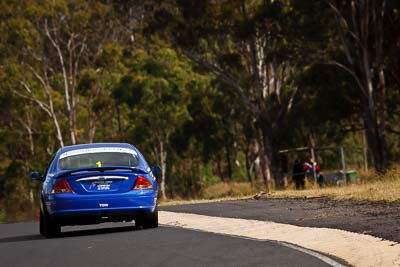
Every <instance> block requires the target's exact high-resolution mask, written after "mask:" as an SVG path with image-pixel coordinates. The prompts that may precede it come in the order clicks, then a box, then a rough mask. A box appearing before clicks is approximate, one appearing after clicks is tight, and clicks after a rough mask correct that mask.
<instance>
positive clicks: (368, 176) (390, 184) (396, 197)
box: [161, 167, 400, 205]
mask: <svg viewBox="0 0 400 267" xmlns="http://www.w3.org/2000/svg"><path fill="white" fill-rule="evenodd" d="M358 177H359V178H360V179H359V182H358V183H356V184H352V185H348V186H331V187H326V188H318V187H317V186H314V185H311V184H307V186H306V188H307V189H306V190H294V187H293V185H290V186H289V187H288V188H287V189H286V190H282V191H273V192H272V193H271V194H270V195H268V196H267V198H308V197H329V198H332V199H337V200H367V201H389V202H391V201H400V167H398V168H396V169H393V170H391V171H389V172H388V173H387V174H386V175H385V176H379V175H375V174H373V173H359V175H358ZM262 190H263V188H262V185H256V186H254V185H253V186H252V185H250V184H249V183H218V184H215V185H212V186H209V187H207V188H206V189H205V190H204V192H203V197H204V199H197V200H180V199H178V200H177V199H174V200H167V201H163V202H162V203H161V205H181V204H197V203H209V202H219V201H228V200H239V199H249V198H253V197H254V195H255V194H256V193H257V192H260V191H262Z"/></svg>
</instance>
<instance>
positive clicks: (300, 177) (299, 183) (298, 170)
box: [292, 159, 306, 190]
mask: <svg viewBox="0 0 400 267" xmlns="http://www.w3.org/2000/svg"><path fill="white" fill-rule="evenodd" d="M292 178H293V181H294V182H295V184H296V189H297V190H299V189H304V185H305V179H306V176H305V174H304V171H303V165H302V164H301V163H300V161H299V160H298V159H296V160H295V162H294V165H293V176H292Z"/></svg>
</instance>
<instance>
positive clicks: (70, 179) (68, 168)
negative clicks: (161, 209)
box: [30, 143, 161, 237]
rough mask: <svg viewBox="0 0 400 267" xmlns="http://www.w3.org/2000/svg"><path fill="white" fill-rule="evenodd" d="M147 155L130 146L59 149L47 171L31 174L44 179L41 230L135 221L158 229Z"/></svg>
mask: <svg viewBox="0 0 400 267" xmlns="http://www.w3.org/2000/svg"><path fill="white" fill-rule="evenodd" d="M160 173H161V169H160V168H159V167H157V166H155V167H152V168H150V167H149V165H148V164H147V162H146V160H145V159H144V157H143V155H142V154H141V153H140V152H139V150H138V149H137V148H135V147H134V146H132V145H130V144H120V143H103V144H102V143H98V144H85V145H73V146H67V147H63V148H61V149H59V150H58V151H57V153H56V154H55V155H54V156H53V158H52V160H51V161H50V164H49V166H48V168H47V170H46V172H45V173H44V174H43V175H42V174H40V173H39V172H31V173H30V176H31V178H32V179H34V180H41V181H43V188H42V191H41V194H40V197H41V201H40V233H41V234H42V235H44V236H46V237H54V236H57V235H58V234H60V233H61V226H65V225H82V224H95V223H102V222H121V221H132V220H135V224H136V226H141V227H143V228H155V227H158V211H157V192H158V186H157V182H156V178H155V176H154V175H158V174H160Z"/></svg>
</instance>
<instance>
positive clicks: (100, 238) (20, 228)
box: [0, 222, 329, 267]
mask: <svg viewBox="0 0 400 267" xmlns="http://www.w3.org/2000/svg"><path fill="white" fill-rule="evenodd" d="M62 230H63V234H62V236H61V237H59V238H54V239H45V238H43V237H42V236H40V235H39V234H38V223H36V222H31V223H14V224H0V266H59V267H62V266H119V267H121V266H329V265H327V264H326V263H324V262H322V261H320V260H319V259H317V258H315V257H313V256H310V255H308V254H305V253H302V252H300V251H297V250H295V249H292V248H289V247H285V246H282V245H280V244H278V243H275V242H267V241H256V240H248V239H243V238H238V237H229V236H223V235H218V234H211V233H204V232H198V231H189V230H184V229H178V228H170V227H159V228H157V229H149V230H137V229H135V228H134V227H133V226H132V224H130V223H117V224H116V223H107V224H100V225H91V226H79V227H63V228H62Z"/></svg>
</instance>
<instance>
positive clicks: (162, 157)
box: [160, 141, 167, 199]
mask: <svg viewBox="0 0 400 267" xmlns="http://www.w3.org/2000/svg"><path fill="white" fill-rule="evenodd" d="M160 162H161V170H162V173H161V183H160V191H161V197H162V199H167V195H166V193H165V174H166V171H167V151H166V150H165V148H164V142H163V141H160Z"/></svg>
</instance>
